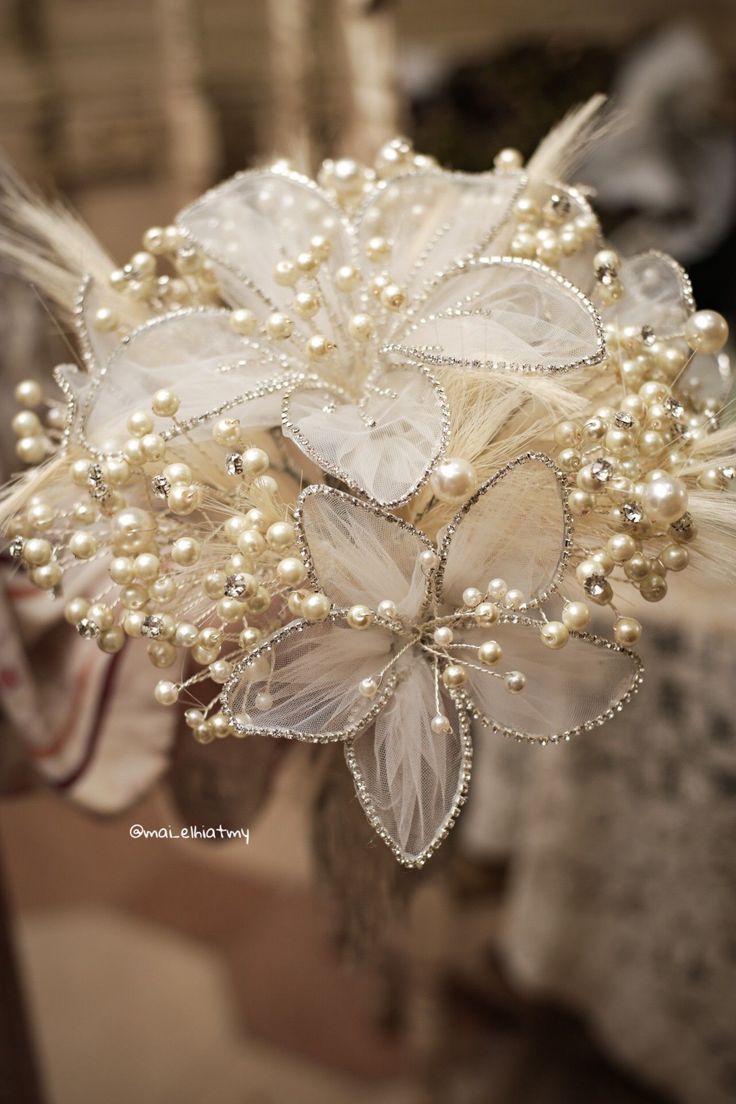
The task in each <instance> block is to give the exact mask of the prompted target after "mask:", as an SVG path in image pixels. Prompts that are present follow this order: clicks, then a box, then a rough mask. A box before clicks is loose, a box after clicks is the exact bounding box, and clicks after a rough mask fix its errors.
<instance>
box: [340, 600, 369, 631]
mask: <svg viewBox="0 0 736 1104" xmlns="http://www.w3.org/2000/svg"><path fill="white" fill-rule="evenodd" d="M373 620H374V614H373V610H372V609H369V608H368V606H361V605H358V606H351V608H350V609H349V610H348V613H347V617H346V621H347V623H348V625H349V626H350V628H351V629H367V628H369V627H370V626H371V625H372V624H373Z"/></svg>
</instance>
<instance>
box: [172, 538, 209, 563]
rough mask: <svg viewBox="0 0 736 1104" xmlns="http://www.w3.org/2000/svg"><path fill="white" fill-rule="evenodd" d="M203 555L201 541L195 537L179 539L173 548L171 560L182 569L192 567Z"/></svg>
mask: <svg viewBox="0 0 736 1104" xmlns="http://www.w3.org/2000/svg"><path fill="white" fill-rule="evenodd" d="M201 555H202V548H201V546H200V544H199V541H196V540H194V538H193V537H178V538H177V540H175V541H174V543H173V545H172V546H171V558H172V560H173V561H174V563H176V564H179V566H180V567H191V566H192V565H193V564H195V563H196V562H197V560H198V559H199V557H200V556H201Z"/></svg>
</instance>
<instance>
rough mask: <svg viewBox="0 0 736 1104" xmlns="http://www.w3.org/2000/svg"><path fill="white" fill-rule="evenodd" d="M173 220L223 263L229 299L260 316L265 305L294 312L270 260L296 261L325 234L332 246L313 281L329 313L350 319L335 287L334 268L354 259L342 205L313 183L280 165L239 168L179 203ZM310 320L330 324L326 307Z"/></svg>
mask: <svg viewBox="0 0 736 1104" xmlns="http://www.w3.org/2000/svg"><path fill="white" fill-rule="evenodd" d="M178 223H179V225H180V226H182V227H183V228H184V229H185V230H186V231H188V233H189V234H190V235H191V236H192V238H193V239H194V240H195V241H196V242H197V243H198V244H199V245H200V246H201V247H202V248H203V249H204V250H205V252H206V253H208V254H209V256H210V257H212V258H213V259H214V260H215V262H216V263H217V262H219V264H220V265H221V266H222V267H220V268H219V269H218V273H219V276H220V280H221V283H222V284H223V286H224V290H225V293H226V295H227V296H228V297H229V299H230V300H231V301H232V302H233V303H235V304H238V305H245V306H248V307H251V308H253V309H255V310H256V312H257V313H258V314H259V316H263V314H264V308H265V309H266V310H268V309H272V310H273V309H278V310H283V311H286V312H287V313H289V315H290V317H291V312H292V307H293V298H294V293H293V289H292V288H290V287H282V286H280V285H279V284H277V283H276V281H275V280H274V270H275V266H276V265H277V263H278V262H279V261H286V260H288V261H292V262H293V261H294V259H295V258H296V257H297V256H298V255H299V254H300V253H303V252H304V251H306V250H308V249H309V242H310V239H311V238H312V237H313V236H314V235H315V234H329V236H330V240H331V242H332V251H331V253H330V256H329V258H328V259H327V260H326V261H325V262H324V263H323V265H322V266H321V268H320V270H319V273H318V274H317V286H318V290H319V293H320V296H321V298H322V299H323V300H325V299H326V300H327V305H328V308H329V310H330V311H331V312H332V313H333V315H343V320H346V319H347V311H348V308H349V305H350V304H349V303H348V302H347V299H346V297H345V296H340V295H338V294H337V293H336V292H335V291H334V289H333V286H332V276H333V274H334V273H335V272H336V271H337V269H338V268H339V267H340V265H344V264H348V263H350V262H351V261H352V260H353V257H352V253H351V247H350V245H349V243H348V239H347V237H346V234H345V232H344V230H343V228H342V220H341V216H340V214H339V212H338V211H336V209H335V208H334V207H333V206H332V204H331V203H330V202H329V201H328V200H327V198H326V197H325V196H324V195H323V194H322V193H321V192H320V191H319V190H318V189H317V188H314V187H310V186H308V185H307V184H305V183H301V182H299V181H298V180H293V179H289V178H288V177H285V176H281V175H279V174H278V173H270V172H253V173H244V174H243V175H242V176H237V177H234V178H233V179H232V180H229V181H227V182H226V183H225V184H223V185H221V186H220V187H219V188H215V189H214V190H213V191H211V192H209V193H208V194H207V195H206V196H204V197H203V198H202V199H201V200H198V201H197V202H196V203H194V204H193V205H192V206H191V207H189V208H188V209H187V210H185V211H183V212H182V213H181V215H180V216H179V219H178ZM293 321H294V324H295V327H296V329H298V330H300V332H301V333H302V334H304V335H307V336H308V334H309V333H310V332H311V331H310V330H309V329H308V327H306V325H305V324H303V323H300V321H299V318H298V317H296V318H294V319H293ZM313 322H314V326H315V329H316V330H318V331H320V332H322V333H325V332H326V333H330V332H332V330H333V329H334V327H332V326H330V321H329V316H328V315H327V313H326V311H325V310H324V309H323V310H321V311H320V312H319V313H318V314H317V315H315V317H314V319H313Z"/></svg>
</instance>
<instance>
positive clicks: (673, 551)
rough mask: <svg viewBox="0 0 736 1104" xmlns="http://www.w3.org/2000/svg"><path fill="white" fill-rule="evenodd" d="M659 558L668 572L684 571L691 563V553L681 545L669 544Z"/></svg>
mask: <svg viewBox="0 0 736 1104" xmlns="http://www.w3.org/2000/svg"><path fill="white" fill-rule="evenodd" d="M659 558H660V560H661V561H662V566H663V567H665V568H666V570H667V571H684V570H685V568H686V567H687V565H688V563H689V561H690V553H689V552H688V550H687V548H684V547H683V546H682V545H681V544H668V545H667V547H666V548H663V549H662V551H661V552H660V554H659Z"/></svg>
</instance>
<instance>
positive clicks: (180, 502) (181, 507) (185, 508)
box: [167, 483, 202, 517]
mask: <svg viewBox="0 0 736 1104" xmlns="http://www.w3.org/2000/svg"><path fill="white" fill-rule="evenodd" d="M167 502H168V506H169V509H170V510H171V512H172V514H177V515H179V516H180V517H186V515H187V514H193V513H194V511H195V510H198V509H199V507H200V506H201V505H202V488H201V487H200V486H199V485H198V484H196V483H175V484H174V486H173V487H172V488H171V490H170V491H169V494H168V498H167Z"/></svg>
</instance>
